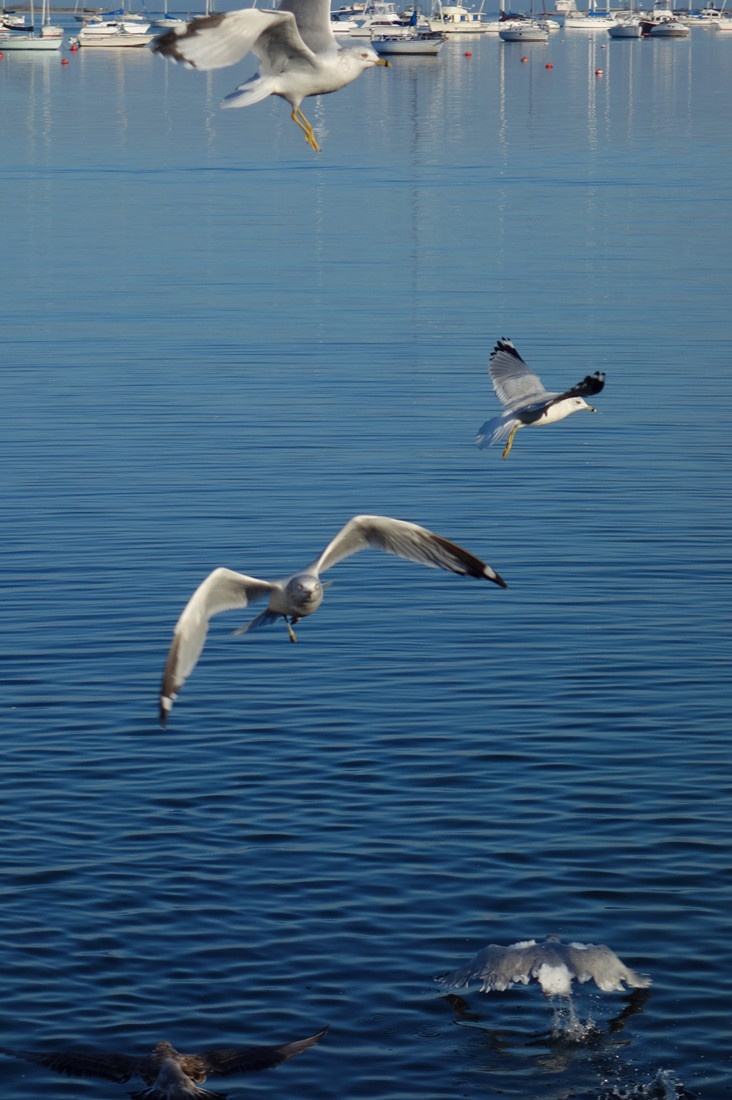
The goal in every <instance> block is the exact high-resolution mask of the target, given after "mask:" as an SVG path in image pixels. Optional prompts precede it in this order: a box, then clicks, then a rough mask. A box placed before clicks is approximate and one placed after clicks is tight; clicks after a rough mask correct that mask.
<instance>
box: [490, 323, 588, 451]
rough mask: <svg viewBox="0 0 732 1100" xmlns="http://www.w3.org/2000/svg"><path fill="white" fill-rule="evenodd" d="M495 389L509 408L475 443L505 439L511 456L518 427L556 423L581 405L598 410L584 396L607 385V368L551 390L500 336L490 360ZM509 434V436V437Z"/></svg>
mask: <svg viewBox="0 0 732 1100" xmlns="http://www.w3.org/2000/svg"><path fill="white" fill-rule="evenodd" d="M488 370H489V371H490V375H491V381H492V382H493V389H494V390H495V393H496V396H497V398H498V400H499V401H500V402H501V404H502V405H504V406H505V407H506V409H507V410H508V411H507V412H505V413H502V414H501V416H494V417H493V419H492V420H486V422H485V424H484V425H483V426H482V428H481V429H480V430H479V432H478V438H477V439H476V443H477V444H478V446H479V447H480V448H481V449H483V448H484V447H492V446H493V444H494V443H500V442H501V441H502V440H504V439H506V446H505V447H504V448H503V457H504V458H508V456H509V454H510V452H511V447H512V446H513V438H514V436H515V435H516V432H517V431H518V430H519V428H539V427H541V426H542V425H543V424H556V422H557V421H558V420H564V418H565V417H566V416H570V415H571V413H576V412H579V411H580V409H588V410H589V411H590V412H597V409H595V408H593V406H592V405H588V404H587V402H586V401H585V400H584V398H585V397H592V396H594V395H595V394H596V393H599V392H600V390H601V389H602V388H603V386H604V385H605V372H604V371H599V370H598V371H595V373H594V374H588V375H587V376H586V378H583V379H582V381H581V382H578V383H577V385H576V386H573V387H572V389H571V390H566V391H565V392H564V393H549V391H548V390H545V389H544V384H543V382H542V381H541V379H540V378H539V376H538V375H537V374H534V372H533V371H532V370H531V368H530V367H527V365H526V363H525V362H524V361H523V359H522V358H521V356H520V355H519V353H518V352H517V351H516V348H515V347H514V346H513V344H512V343H511V341H510V340H499V341H498V343H497V344H496V346H495V347H494V349H493V351H492V352H491V358H490V363H489V364H488ZM507 437H508V438H507Z"/></svg>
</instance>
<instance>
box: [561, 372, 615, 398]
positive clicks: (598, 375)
mask: <svg viewBox="0 0 732 1100" xmlns="http://www.w3.org/2000/svg"><path fill="white" fill-rule="evenodd" d="M604 385H605V371H603V370H596V371H595V373H594V374H588V375H586V376H585V377H584V378H583V379H582V381H581V382H578V383H577V385H576V386H572V389H571V390H567V392H566V393H563V394H562V395H561V396H562V397H594V396H595V394H596V393H599V392H600V390H601V389H602V388H603V386H604Z"/></svg>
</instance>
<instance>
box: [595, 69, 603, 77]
mask: <svg viewBox="0 0 732 1100" xmlns="http://www.w3.org/2000/svg"><path fill="white" fill-rule="evenodd" d="M604 72H605V70H604V69H595V76H602V75H603V73H604Z"/></svg>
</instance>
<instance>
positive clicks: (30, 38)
mask: <svg viewBox="0 0 732 1100" xmlns="http://www.w3.org/2000/svg"><path fill="white" fill-rule="evenodd" d="M30 18H31V30H30V31H29V33H28V34H18V33H14V32H13V31H7V32H6V33H4V34H2V35H0V50H2V51H3V53H7V51H8V50H37V51H48V50H60V49H61V46H62V45H63V41H64V33H63V28H61V27H53V28H50V27H49V31H51V30H52V32H53V33H46V34H44V33H43V28H44V27H46V26H48V25H49V15H48V0H43V12H42V16H41V33H40V34H36V33H35V31H34V30H33V27H34V26H35V13H34V11H33V0H30ZM58 32H60V33H58Z"/></svg>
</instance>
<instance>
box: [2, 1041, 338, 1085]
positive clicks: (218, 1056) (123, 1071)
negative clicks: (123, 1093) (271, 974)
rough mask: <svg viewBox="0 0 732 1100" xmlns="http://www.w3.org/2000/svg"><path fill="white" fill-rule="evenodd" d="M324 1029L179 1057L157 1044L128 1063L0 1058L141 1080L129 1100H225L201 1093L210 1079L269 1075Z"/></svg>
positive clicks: (21, 1053) (31, 1054) (63, 1056)
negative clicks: (258, 1072)
mask: <svg viewBox="0 0 732 1100" xmlns="http://www.w3.org/2000/svg"><path fill="white" fill-rule="evenodd" d="M327 1030H328V1028H327V1027H325V1028H323V1030H322V1031H319V1032H318V1033H317V1034H316V1035H311V1036H310V1038H309V1039H297V1040H296V1041H295V1042H294V1043H284V1044H283V1045H282V1046H256V1047H222V1048H220V1049H214V1050H203V1051H201V1053H200V1054H181V1053H180V1052H179V1051H177V1050H176V1049H175V1047H173V1046H171V1045H170V1043H166V1042H162V1043H157V1044H156V1045H155V1046H154V1047H153V1049H152V1050H151V1051H150V1053H149V1054H145V1055H144V1056H143V1057H142V1058H132V1057H130V1056H129V1055H127V1054H104V1053H101V1052H93V1051H92V1052H81V1051H74V1050H63V1051H55V1052H52V1053H50V1054H43V1053H41V1052H37V1051H33V1050H8V1049H6V1048H4V1047H0V1050H1V1051H2V1053H3V1054H10V1055H12V1056H13V1057H14V1058H23V1059H24V1060H25V1061H26V1062H35V1063H36V1065H38V1066H45V1067H46V1069H51V1070H54V1071H55V1072H56V1073H65V1074H67V1075H68V1076H69V1077H102V1078H104V1079H105V1080H107V1081H117V1082H119V1083H120V1084H122V1085H123V1084H126V1082H127V1081H129V1080H130V1078H131V1077H141V1078H142V1080H143V1081H144V1082H145V1084H146V1086H147V1088H144V1089H140V1090H139V1091H138V1092H131V1093H130V1096H132V1097H134V1100H225V1097H226V1093H225V1092H212V1091H210V1090H209V1089H202V1088H199V1087H198V1086H199V1085H200V1084H202V1083H203V1082H204V1081H205V1080H206V1078H207V1077H208V1076H209V1075H210V1074H214V1075H215V1074H221V1075H222V1076H226V1075H227V1074H232V1073H251V1072H253V1071H254V1070H260V1069H273V1068H274V1067H275V1066H279V1065H280V1063H281V1062H286V1061H287V1059H288V1058H294V1057H295V1055H296V1054H302V1052H303V1051H304V1050H307V1049H308V1047H312V1046H315V1044H316V1043H317V1042H318V1041H319V1040H320V1039H322V1038H323V1036H324V1035H325V1033H326V1031H327Z"/></svg>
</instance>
